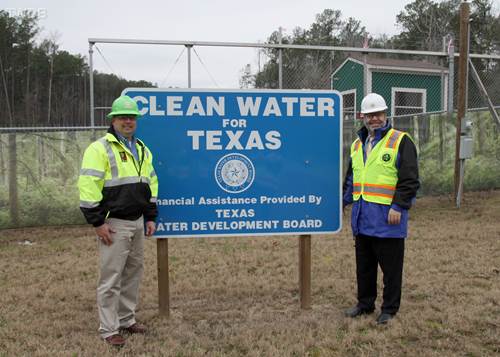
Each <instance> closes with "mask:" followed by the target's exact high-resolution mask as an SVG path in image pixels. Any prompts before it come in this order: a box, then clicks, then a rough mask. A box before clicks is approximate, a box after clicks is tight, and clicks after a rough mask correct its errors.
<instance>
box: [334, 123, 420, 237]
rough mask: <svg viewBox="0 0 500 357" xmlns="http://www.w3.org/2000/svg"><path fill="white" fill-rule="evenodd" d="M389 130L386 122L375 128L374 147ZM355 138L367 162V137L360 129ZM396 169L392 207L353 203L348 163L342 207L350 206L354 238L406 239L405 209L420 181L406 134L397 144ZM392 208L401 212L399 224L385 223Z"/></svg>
mask: <svg viewBox="0 0 500 357" xmlns="http://www.w3.org/2000/svg"><path fill="white" fill-rule="evenodd" d="M390 129H391V125H390V123H389V120H388V121H387V123H386V125H385V126H384V127H383V128H379V129H375V139H374V142H373V146H375V145H377V143H378V142H379V141H380V140H381V139H382V138H383V137H384V136H385V135H386V134H387V132H388V131H389V130H390ZM358 136H359V138H360V140H361V142H362V143H363V159H364V160H365V162H366V145H365V144H366V142H367V138H368V130H367V129H366V128H365V127H363V128H362V129H361V130H359V131H358ZM396 167H397V168H398V182H397V184H396V192H395V194H394V198H393V200H392V204H391V205H382V204H378V203H372V202H367V201H365V200H363V197H360V198H359V200H358V201H354V202H353V198H352V188H353V186H352V161H351V160H349V167H348V169H347V172H346V176H345V180H344V187H343V191H344V194H343V206H344V207H345V206H347V205H349V204H351V203H353V207H352V217H351V227H352V233H353V234H354V235H355V236H357V235H359V234H363V235H367V236H372V237H378V238H406V236H407V235H408V234H407V233H408V210H409V209H410V207H411V205H412V202H413V201H414V199H415V197H416V194H417V191H418V189H419V187H420V182H419V178H418V162H417V149H416V147H415V144H414V143H413V141H412V140H411V139H410V138H409V137H408V136H407V135H405V136H404V137H403V139H402V140H401V143H400V145H399V149H398V156H397V158H396ZM391 208H393V209H395V210H397V211H399V212H401V222H400V223H399V224H395V225H393V224H389V223H387V219H388V216H389V209H391Z"/></svg>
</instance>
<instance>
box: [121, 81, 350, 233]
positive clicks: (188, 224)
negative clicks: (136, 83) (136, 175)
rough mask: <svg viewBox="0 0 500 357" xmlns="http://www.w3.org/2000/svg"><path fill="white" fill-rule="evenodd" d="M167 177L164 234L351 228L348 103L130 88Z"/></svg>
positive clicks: (275, 93) (283, 93)
mask: <svg viewBox="0 0 500 357" xmlns="http://www.w3.org/2000/svg"><path fill="white" fill-rule="evenodd" d="M123 94H126V95H128V96H130V97H132V98H133V99H134V100H135V101H136V102H137V103H138V105H139V110H140V111H141V114H142V118H140V119H139V120H138V124H137V137H139V138H140V139H142V140H143V141H144V142H145V143H146V145H147V146H148V147H149V148H150V149H151V151H152V153H153V157H154V162H153V164H154V166H155V170H156V173H157V175H158V179H159V187H160V189H159V194H158V201H157V202H158V208H159V217H158V220H157V230H156V233H155V236H156V237H168V238H171V237H203V236H238V235H275V234H280V235H283V234H325V233H335V232H337V231H339V230H340V228H341V208H342V203H341V202H342V201H341V167H342V165H341V161H342V142H341V135H342V119H341V118H342V116H341V113H342V108H341V102H342V101H341V96H340V94H339V93H338V92H336V91H330V90H325V91H321V90H314V91H309V90H308V91H305V90H200V89H198V90H183V89H171V90H170V89H155V88H147V89H146V88H128V89H125V90H124V91H123Z"/></svg>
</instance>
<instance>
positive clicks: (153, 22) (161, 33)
mask: <svg viewBox="0 0 500 357" xmlns="http://www.w3.org/2000/svg"><path fill="white" fill-rule="evenodd" d="M410 2H412V1H409V0H379V1H368V0H344V1H338V0H307V1H306V0H279V1H278V0H251V1H239V0H206V1H203V0H196V1H194V0H175V1H171V0H163V1H147V0H144V1H129V0H122V1H103V0H99V1H96V0H86V1H67V0H66V1H63V0H38V1H35V0H32V1H27V0H2V2H1V5H0V8H1V9H3V10H7V11H9V12H10V13H11V14H12V13H16V12H20V11H22V10H23V9H25V8H32V9H34V10H35V11H36V12H38V13H39V15H40V17H41V19H40V22H39V24H40V26H41V27H42V29H43V31H42V32H41V34H40V36H39V38H47V37H51V36H53V35H54V34H56V33H57V34H59V36H58V37H57V38H58V43H59V44H60V48H61V49H65V50H67V51H69V52H71V53H81V54H83V55H85V56H87V55H88V38H122V39H126V38H133V39H157V40H188V41H217V42H221V41H230V42H259V41H260V42H264V41H266V39H267V38H268V36H269V35H270V34H271V33H272V32H273V31H274V30H276V29H278V27H280V26H281V27H283V28H284V29H285V33H291V32H292V30H293V29H294V28H295V27H297V26H300V27H302V28H308V27H309V26H310V25H311V23H312V22H314V20H315V15H316V14H318V13H320V12H322V11H323V10H324V9H326V8H333V9H338V10H341V11H342V14H343V16H342V17H343V19H347V18H348V17H354V18H356V19H358V20H360V21H361V23H362V24H363V25H364V26H366V28H367V30H368V31H369V32H370V33H371V34H372V35H379V34H383V33H385V34H388V35H393V34H395V33H397V32H399V29H398V28H397V27H396V24H395V22H396V15H397V14H398V13H399V12H400V11H401V10H403V8H404V6H405V4H408V3H410ZM496 2H500V0H496ZM98 48H99V50H100V51H101V53H102V55H103V57H104V58H105V59H106V60H107V62H108V63H106V61H105V60H104V59H103V57H102V56H101V54H100V53H98V52H97V51H95V53H94V62H95V68H96V69H97V70H99V71H103V72H113V73H115V74H117V75H119V76H122V77H124V78H127V79H145V80H149V81H152V82H155V83H158V84H159V85H162V86H180V87H186V86H187V74H186V73H187V55H186V51H184V52H183V47H182V46H145V45H109V44H100V45H98ZM195 49H196V53H193V54H192V56H193V57H192V67H193V72H192V73H193V74H192V82H193V87H200V88H201V87H212V88H213V87H220V88H236V87H238V78H239V71H240V70H241V69H242V68H243V67H244V66H245V64H247V63H250V64H251V65H252V71H254V72H255V70H256V69H257V67H258V64H259V63H258V57H259V56H258V52H257V50H255V49H234V48H230V49H227V48H207V47H198V48H195ZM198 56H199V58H198ZM177 59H178V61H177V63H176V60H177ZM263 61H264V59H263V58H261V63H263Z"/></svg>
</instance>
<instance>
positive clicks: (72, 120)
mask: <svg viewBox="0 0 500 357" xmlns="http://www.w3.org/2000/svg"><path fill="white" fill-rule="evenodd" d="M39 32H40V28H39V26H38V19H37V16H36V15H35V14H34V13H32V12H25V13H23V14H21V15H19V16H10V15H9V13H7V12H6V11H3V10H0V127H32V126H36V127H44V126H49V127H55V126H90V122H89V117H90V115H89V111H90V109H89V105H90V104H89V99H90V98H89V92H90V91H89V67H88V64H87V61H86V58H85V57H84V56H82V55H80V54H71V53H69V52H67V51H65V50H63V49H60V48H59V45H58V44H57V41H56V39H55V38H51V39H43V40H42V41H41V42H39V43H37V42H36V38H37V36H38V35H39ZM132 86H133V87H152V86H153V84H152V83H150V82H147V81H128V80H126V79H123V78H119V77H117V76H116V75H114V74H107V73H99V72H97V71H94V91H95V93H96V94H97V95H95V105H96V106H109V105H110V103H111V102H112V101H113V99H114V98H116V97H117V96H118V95H119V94H120V93H121V91H122V90H123V88H126V87H132ZM100 118H101V116H96V125H106V122H105V120H99V119H100Z"/></svg>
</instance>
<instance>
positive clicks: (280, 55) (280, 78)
mask: <svg viewBox="0 0 500 357" xmlns="http://www.w3.org/2000/svg"><path fill="white" fill-rule="evenodd" d="M278 41H279V44H280V45H281V44H282V43H283V28H282V27H281V26H280V28H279V34H278ZM278 61H279V65H278V86H279V89H283V50H282V49H281V48H280V49H279V50H278Z"/></svg>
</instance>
